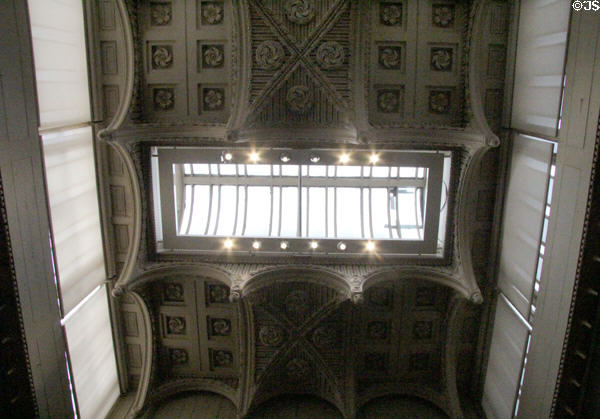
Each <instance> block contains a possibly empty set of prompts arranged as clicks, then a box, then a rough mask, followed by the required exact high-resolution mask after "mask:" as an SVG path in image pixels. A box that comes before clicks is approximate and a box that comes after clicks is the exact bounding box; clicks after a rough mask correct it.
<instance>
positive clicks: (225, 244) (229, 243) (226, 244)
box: [223, 239, 233, 249]
mask: <svg viewBox="0 0 600 419" xmlns="http://www.w3.org/2000/svg"><path fill="white" fill-rule="evenodd" d="M223 247H225V249H231V248H232V247H233V240H231V239H227V240H225V241H224V242H223Z"/></svg>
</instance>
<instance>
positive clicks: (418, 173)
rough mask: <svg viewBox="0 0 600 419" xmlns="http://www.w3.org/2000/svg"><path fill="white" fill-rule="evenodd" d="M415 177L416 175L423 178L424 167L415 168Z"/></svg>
mask: <svg viewBox="0 0 600 419" xmlns="http://www.w3.org/2000/svg"><path fill="white" fill-rule="evenodd" d="M417 177H418V178H419V179H423V178H424V177H425V168H423V167H419V168H418V169H417Z"/></svg>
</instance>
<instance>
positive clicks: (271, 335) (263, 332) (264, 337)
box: [258, 326, 285, 347]
mask: <svg viewBox="0 0 600 419" xmlns="http://www.w3.org/2000/svg"><path fill="white" fill-rule="evenodd" d="M258 339H259V340H260V342H261V343H262V344H263V345H265V346H273V347H276V346H280V345H281V344H282V343H283V341H284V340H285V335H284V332H283V329H282V328H281V327H279V326H262V327H261V328H260V330H259V332H258Z"/></svg>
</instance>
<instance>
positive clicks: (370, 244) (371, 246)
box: [365, 241, 375, 252]
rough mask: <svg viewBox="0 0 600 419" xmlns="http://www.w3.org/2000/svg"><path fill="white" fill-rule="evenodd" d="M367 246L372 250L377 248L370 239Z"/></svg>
mask: <svg viewBox="0 0 600 419" xmlns="http://www.w3.org/2000/svg"><path fill="white" fill-rule="evenodd" d="M365 248H366V249H367V250H368V251H369V252H372V251H373V250H375V243H373V242H372V241H368V242H367V244H366V246H365Z"/></svg>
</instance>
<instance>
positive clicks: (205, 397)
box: [146, 392, 236, 419]
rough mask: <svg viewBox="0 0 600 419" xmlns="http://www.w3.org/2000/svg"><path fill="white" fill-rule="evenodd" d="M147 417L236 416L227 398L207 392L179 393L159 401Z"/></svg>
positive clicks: (200, 418) (198, 418) (199, 418)
mask: <svg viewBox="0 0 600 419" xmlns="http://www.w3.org/2000/svg"><path fill="white" fill-rule="evenodd" d="M146 417H147V418H148V419H175V418H189V419H226V418H235V417H236V408H235V405H234V404H233V403H231V401H230V400H228V399H227V398H225V397H223V396H221V395H219V394H214V393H209V392H189V393H183V394H179V395H177V396H175V397H173V398H170V399H167V400H166V401H164V402H162V403H160V404H159V405H158V406H156V408H155V409H154V411H152V412H149V413H148V415H147V416H146Z"/></svg>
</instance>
